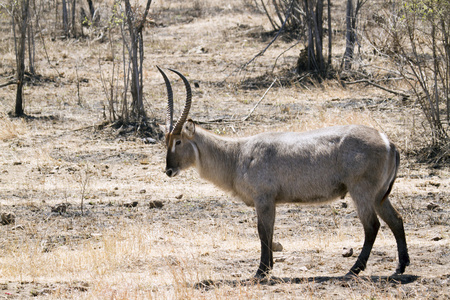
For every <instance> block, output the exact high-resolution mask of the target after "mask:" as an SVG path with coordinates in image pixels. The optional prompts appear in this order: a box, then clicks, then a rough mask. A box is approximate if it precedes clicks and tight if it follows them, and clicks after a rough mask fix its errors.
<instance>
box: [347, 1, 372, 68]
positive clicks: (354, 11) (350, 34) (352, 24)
mask: <svg viewBox="0 0 450 300" xmlns="http://www.w3.org/2000/svg"><path fill="white" fill-rule="evenodd" d="M354 1H356V2H354ZM366 2H367V0H347V9H346V15H345V21H346V29H345V53H344V59H343V65H344V70H349V69H351V67H352V60H353V54H354V50H355V43H356V42H357V34H356V33H357V20H358V15H359V13H360V11H361V8H362V7H363V5H364V3H366Z"/></svg>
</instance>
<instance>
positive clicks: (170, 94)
mask: <svg viewBox="0 0 450 300" xmlns="http://www.w3.org/2000/svg"><path fill="white" fill-rule="evenodd" d="M156 67H157V68H158V70H159V72H160V73H161V75H162V76H163V78H164V82H165V83H166V88H167V97H168V105H167V115H166V128H167V133H171V132H172V128H173V92H172V86H171V85H170V81H169V78H167V75H166V74H165V73H164V72H163V70H161V68H160V67H158V66H156Z"/></svg>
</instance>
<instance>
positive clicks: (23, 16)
mask: <svg viewBox="0 0 450 300" xmlns="http://www.w3.org/2000/svg"><path fill="white" fill-rule="evenodd" d="M29 8H30V0H19V1H16V2H14V3H12V14H11V15H12V25H13V32H14V45H15V52H16V67H17V71H16V80H17V89H16V103H15V110H14V114H15V115H16V116H23V115H24V105H23V103H24V99H23V86H24V77H25V50H26V45H25V42H26V38H27V26H28V18H29ZM16 26H17V29H18V30H17V31H18V32H16Z"/></svg>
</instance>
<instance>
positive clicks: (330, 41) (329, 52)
mask: <svg viewBox="0 0 450 300" xmlns="http://www.w3.org/2000/svg"><path fill="white" fill-rule="evenodd" d="M327 4H328V5H327V15H328V61H327V69H328V68H329V67H330V66H331V57H332V45H333V44H332V39H333V32H332V30H331V0H328V3H327Z"/></svg>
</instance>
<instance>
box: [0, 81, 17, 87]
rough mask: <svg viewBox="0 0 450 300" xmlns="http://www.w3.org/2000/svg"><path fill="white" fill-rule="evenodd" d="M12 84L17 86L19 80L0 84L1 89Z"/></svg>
mask: <svg viewBox="0 0 450 300" xmlns="http://www.w3.org/2000/svg"><path fill="white" fill-rule="evenodd" d="M11 84H17V80H11V81H8V82H7V83H2V84H0V88H2V87H5V86H8V85H11Z"/></svg>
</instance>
